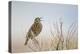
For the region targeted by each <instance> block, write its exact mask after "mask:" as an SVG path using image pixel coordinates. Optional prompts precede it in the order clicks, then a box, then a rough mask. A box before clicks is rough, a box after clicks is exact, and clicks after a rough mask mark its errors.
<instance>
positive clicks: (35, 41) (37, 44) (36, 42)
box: [31, 31, 40, 50]
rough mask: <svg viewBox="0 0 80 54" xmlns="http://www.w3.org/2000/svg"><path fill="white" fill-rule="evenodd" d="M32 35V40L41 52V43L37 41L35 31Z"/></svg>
mask: <svg viewBox="0 0 80 54" xmlns="http://www.w3.org/2000/svg"><path fill="white" fill-rule="evenodd" d="M31 33H32V36H33V38H32V40H33V41H34V44H35V46H37V47H38V48H39V50H40V45H39V42H38V41H37V40H36V39H35V34H34V33H33V31H31Z"/></svg>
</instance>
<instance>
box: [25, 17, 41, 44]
mask: <svg viewBox="0 0 80 54" xmlns="http://www.w3.org/2000/svg"><path fill="white" fill-rule="evenodd" d="M41 21H42V20H41V17H36V18H35V19H34V23H33V24H32V26H31V27H30V29H29V30H28V32H27V35H26V40H25V43H24V45H27V43H28V41H29V39H34V38H35V37H37V36H38V35H39V34H40V32H41V31H42V23H41Z"/></svg>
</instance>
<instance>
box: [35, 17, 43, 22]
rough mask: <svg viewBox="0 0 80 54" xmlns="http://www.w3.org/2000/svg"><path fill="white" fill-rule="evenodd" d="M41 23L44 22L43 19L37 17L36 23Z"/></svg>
mask: <svg viewBox="0 0 80 54" xmlns="http://www.w3.org/2000/svg"><path fill="white" fill-rule="evenodd" d="M41 21H42V20H41V17H36V18H35V20H34V22H35V23H40V22H41Z"/></svg>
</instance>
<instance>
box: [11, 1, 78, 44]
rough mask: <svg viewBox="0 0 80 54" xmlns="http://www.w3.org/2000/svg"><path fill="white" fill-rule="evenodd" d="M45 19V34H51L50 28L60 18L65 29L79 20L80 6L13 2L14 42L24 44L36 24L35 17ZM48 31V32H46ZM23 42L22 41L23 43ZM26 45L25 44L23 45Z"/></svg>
mask: <svg viewBox="0 0 80 54" xmlns="http://www.w3.org/2000/svg"><path fill="white" fill-rule="evenodd" d="M38 16H39V17H42V18H43V20H44V21H43V22H42V24H43V31H42V32H43V34H44V35H47V34H48V33H49V29H50V26H51V25H53V23H54V22H55V21H56V20H57V21H58V20H59V18H60V17H62V20H63V22H64V24H63V25H64V27H66V28H68V26H69V25H70V24H71V23H72V22H73V21H75V22H76V23H77V20H78V6H77V5H69V4H68V5H67V4H49V3H32V2H15V1H13V2H12V36H13V37H12V38H13V39H14V42H13V44H14V43H15V42H18V41H16V40H19V41H20V42H21V43H23V41H24V40H23V39H25V38H24V37H25V34H26V32H27V31H28V29H29V28H30V26H31V25H32V23H33V22H34V19H35V17H38ZM45 30H46V31H45ZM21 40H22V41H21ZM18 43H19V42H18ZM23 44H24V43H23Z"/></svg>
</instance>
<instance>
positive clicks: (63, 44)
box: [28, 20, 78, 51]
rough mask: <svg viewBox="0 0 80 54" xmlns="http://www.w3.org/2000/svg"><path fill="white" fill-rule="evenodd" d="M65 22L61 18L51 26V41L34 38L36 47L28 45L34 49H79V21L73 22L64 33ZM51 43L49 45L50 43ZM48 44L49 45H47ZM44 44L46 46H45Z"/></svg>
mask: <svg viewBox="0 0 80 54" xmlns="http://www.w3.org/2000/svg"><path fill="white" fill-rule="evenodd" d="M63 27H64V22H62V21H60V20H59V23H58V22H56V23H54V24H53V28H51V30H50V31H51V32H50V33H51V34H50V36H49V39H50V41H48V42H47V43H46V42H44V41H42V40H40V41H39V40H37V38H35V39H33V40H32V42H33V45H34V46H35V47H36V49H37V50H36V49H35V48H34V47H31V46H28V47H29V48H30V49H31V50H32V51H48V50H64V49H77V48H78V40H77V39H78V36H77V33H78V31H77V30H78V29H77V23H75V22H74V23H72V24H71V25H70V27H69V28H68V29H67V31H66V33H65V34H64V31H65V30H63ZM48 44H49V45H48ZM46 45H48V47H47V46H46ZM44 46H45V47H46V48H44Z"/></svg>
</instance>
